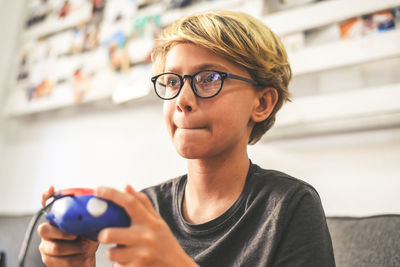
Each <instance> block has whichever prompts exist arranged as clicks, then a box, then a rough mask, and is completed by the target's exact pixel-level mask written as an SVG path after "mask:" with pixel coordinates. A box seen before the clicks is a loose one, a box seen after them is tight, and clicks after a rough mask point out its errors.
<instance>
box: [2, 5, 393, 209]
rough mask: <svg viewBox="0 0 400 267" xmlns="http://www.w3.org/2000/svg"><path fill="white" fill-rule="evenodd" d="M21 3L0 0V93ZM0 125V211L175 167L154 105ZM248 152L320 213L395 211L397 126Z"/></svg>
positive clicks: (146, 179)
mask: <svg viewBox="0 0 400 267" xmlns="http://www.w3.org/2000/svg"><path fill="white" fill-rule="evenodd" d="M23 2H24V1H23V0H14V1H5V0H0V22H1V23H0V32H1V33H2V37H1V38H2V41H1V42H0V58H1V60H0V85H1V87H0V88H1V91H0V95H1V96H2V95H4V93H5V90H6V88H5V81H6V77H7V74H8V72H7V71H8V68H9V67H10V64H11V60H12V58H13V52H14V48H15V45H16V43H15V40H16V35H17V33H18V28H19V23H20V20H19V19H20V16H21V12H22V4H23ZM0 102H2V103H3V102H4V97H2V98H0ZM0 129H1V131H0V213H23V212H32V211H35V210H36V209H38V208H39V202H40V195H41V192H42V191H43V190H44V189H45V188H47V187H48V186H49V185H50V184H53V185H55V186H56V187H57V188H67V187H81V186H89V187H94V186H97V185H112V186H115V187H117V188H122V187H123V185H125V184H126V183H130V184H132V185H133V186H134V187H136V188H138V189H140V188H143V187H145V186H148V185H151V184H155V183H158V182H161V181H162V180H165V179H167V178H171V177H174V176H176V175H179V174H181V173H183V172H184V170H185V162H184V160H182V159H180V158H179V157H178V156H177V155H176V153H175V152H174V149H173V148H172V146H171V144H170V142H169V139H168V136H167V134H166V131H165V129H164V125H163V121H162V115H161V105H160V103H159V102H157V101H148V102H145V103H142V102H139V103H138V105H137V106H136V107H135V106H128V107H122V108H111V107H110V105H104V106H101V105H97V106H94V107H84V108H80V109H68V110H62V111H56V112H50V113H44V114H42V115H38V116H28V117H24V118H12V119H7V118H3V117H1V118H0ZM249 153H250V157H251V158H252V160H253V162H255V163H258V164H259V165H261V166H263V167H265V168H273V169H278V170H282V171H285V172H287V173H289V174H291V175H293V176H296V177H298V178H301V179H304V180H306V181H307V182H309V183H311V184H312V185H314V186H315V187H316V188H317V190H318V191H319V193H320V195H321V198H322V200H323V204H324V207H325V210H326V212H327V214H328V215H343V214H350V215H363V214H375V213H386V212H390V213H400V206H399V205H398V203H400V194H399V191H400V190H399V188H400V175H399V174H400V165H399V164H398V162H399V159H400V129H387V130H381V131H369V132H360V133H349V134H342V135H332V136H320V137H312V138H302V139H292V140H281V141H270V142H265V141H264V142H263V143H259V144H257V145H256V146H254V147H250V148H249Z"/></svg>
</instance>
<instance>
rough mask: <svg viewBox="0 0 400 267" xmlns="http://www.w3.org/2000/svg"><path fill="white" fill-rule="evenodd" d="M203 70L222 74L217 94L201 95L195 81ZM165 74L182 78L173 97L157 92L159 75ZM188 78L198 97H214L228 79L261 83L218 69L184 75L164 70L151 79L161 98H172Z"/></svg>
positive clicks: (178, 92) (255, 84)
mask: <svg viewBox="0 0 400 267" xmlns="http://www.w3.org/2000/svg"><path fill="white" fill-rule="evenodd" d="M202 72H216V73H218V74H219V75H221V86H220V88H219V89H218V90H217V91H216V92H215V94H213V95H211V96H200V95H199V94H198V92H197V89H196V87H195V86H194V82H193V80H194V77H195V76H196V75H198V74H199V73H202ZM165 74H174V75H176V76H178V77H179V80H180V87H179V90H178V91H177V93H176V94H175V95H174V96H173V97H162V96H160V95H159V94H158V92H157V87H156V86H157V84H156V82H157V79H158V77H160V76H162V75H165ZM187 78H189V79H190V88H191V89H192V91H193V93H194V94H195V96H197V97H198V98H203V99H207V98H212V97H215V96H216V95H218V94H219V92H221V90H222V87H223V85H224V81H225V80H226V79H235V80H240V81H244V82H247V83H250V84H252V85H254V86H259V84H258V83H257V82H255V81H253V80H250V79H247V78H245V77H241V76H238V75H235V74H232V73H229V72H222V71H217V70H201V71H199V72H196V73H195V74H193V75H189V74H185V75H183V76H181V75H179V74H177V73H174V72H164V73H161V74H158V75H156V76H153V77H151V81H152V83H153V85H154V91H155V92H156V95H157V96H158V97H159V98H161V99H163V100H171V99H174V98H176V97H177V96H178V95H179V94H180V92H181V90H182V88H183V85H184V83H185V79H187Z"/></svg>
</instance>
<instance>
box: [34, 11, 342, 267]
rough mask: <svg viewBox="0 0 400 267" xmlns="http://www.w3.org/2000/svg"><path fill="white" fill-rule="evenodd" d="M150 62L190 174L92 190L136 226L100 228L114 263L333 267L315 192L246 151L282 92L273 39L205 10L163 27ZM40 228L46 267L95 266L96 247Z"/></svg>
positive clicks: (251, 24) (281, 67)
mask: <svg viewBox="0 0 400 267" xmlns="http://www.w3.org/2000/svg"><path fill="white" fill-rule="evenodd" d="M152 58H153V62H154V66H155V71H156V73H157V74H158V75H156V76H154V77H153V78H152V82H153V84H154V88H155V91H156V94H157V95H158V96H159V97H160V98H162V99H164V101H165V102H164V117H165V121H166V125H167V129H168V131H169V133H170V136H171V139H172V142H173V144H174V146H175V148H176V150H177V152H178V153H179V154H180V155H181V156H183V157H184V158H186V159H187V166H188V173H187V174H186V175H183V176H181V177H178V178H176V179H173V180H169V181H167V182H165V183H163V184H161V185H158V186H155V187H151V188H147V189H145V190H143V192H136V191H134V190H133V189H132V187H130V186H127V187H126V188H125V190H124V192H120V191H117V190H114V189H111V188H105V187H101V188H98V189H97V190H96V195H97V196H99V197H102V198H105V199H109V200H111V201H114V202H115V203H117V204H119V205H121V206H122V207H124V208H125V210H126V211H127V213H128V214H129V215H130V217H131V221H132V224H131V226H130V227H129V228H108V229H104V230H103V231H102V232H100V234H99V237H98V239H99V242H100V243H105V244H110V243H114V244H118V246H116V247H114V248H111V249H110V250H109V251H108V257H109V259H110V260H111V261H115V262H116V263H117V264H116V266H174V267H176V266H307V267H310V266H335V263H334V257H333V251H332V244H331V240H330V235H329V231H328V228H327V225H326V220H325V215H324V212H323V210H322V207H321V203H320V199H319V196H318V194H317V192H316V191H315V190H314V189H313V188H312V187H311V186H310V185H308V184H306V183H304V182H302V181H300V180H297V179H295V178H292V177H290V176H288V175H286V174H284V173H281V172H277V171H272V170H264V169H262V168H260V167H258V166H257V165H255V164H253V163H252V162H251V161H250V160H249V158H248V155H247V144H254V143H256V142H257V141H258V140H259V139H260V138H261V137H262V135H263V134H264V133H265V132H266V131H267V130H268V129H269V128H270V127H271V126H272V125H273V123H274V121H275V114H276V112H277V111H278V110H279V108H280V107H281V106H282V104H283V103H284V102H285V101H287V100H288V97H289V92H288V84H289V81H290V78H291V69H290V66H289V63H288V60H287V55H286V52H285V50H284V48H283V46H282V44H281V42H280V41H279V38H278V37H276V36H275V35H274V34H273V33H272V32H271V31H270V30H269V29H268V28H267V27H266V26H265V25H263V24H262V22H260V21H259V20H257V19H255V18H253V17H251V16H249V15H246V14H244V13H238V12H228V11H225V12H210V13H204V14H200V15H195V16H190V17H187V18H185V19H182V20H180V21H177V22H175V23H174V24H173V25H171V26H170V27H168V28H167V29H166V30H165V31H164V32H163V33H162V34H161V36H160V38H159V40H158V42H157V46H156V48H155V49H154V51H153V55H152ZM53 191H54V189H53V188H50V190H48V191H47V192H46V193H45V194H44V195H43V199H44V200H45V199H46V198H47V197H48V196H49V195H51V194H52V193H53ZM39 234H40V235H41V237H42V243H41V245H40V251H41V254H42V259H43V261H44V263H45V264H47V266H94V265H95V258H94V253H95V251H96V249H97V245H98V244H96V243H95V242H92V241H88V240H83V239H81V238H77V237H76V236H70V235H66V234H64V233H62V232H61V231H59V230H58V229H57V228H54V227H52V226H50V225H49V224H43V225H41V227H40V228H39Z"/></svg>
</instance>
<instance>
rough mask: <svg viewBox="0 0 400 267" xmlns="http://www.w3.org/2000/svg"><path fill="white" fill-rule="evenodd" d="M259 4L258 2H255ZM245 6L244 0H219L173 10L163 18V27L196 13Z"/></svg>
mask: <svg viewBox="0 0 400 267" xmlns="http://www.w3.org/2000/svg"><path fill="white" fill-rule="evenodd" d="M255 2H258V1H255ZM243 4H244V1H243V0H219V1H215V2H207V1H205V2H200V3H197V4H194V5H191V6H188V7H186V8H178V9H171V10H167V11H165V12H164V14H163V15H162V17H161V25H163V26H167V25H169V24H171V23H172V22H174V21H175V20H178V19H180V18H183V17H186V16H189V15H191V14H194V13H200V12H205V11H217V10H223V9H237V8H238V7H240V6H241V5H243Z"/></svg>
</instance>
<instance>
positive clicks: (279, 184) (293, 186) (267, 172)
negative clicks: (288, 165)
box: [246, 164, 319, 198]
mask: <svg viewBox="0 0 400 267" xmlns="http://www.w3.org/2000/svg"><path fill="white" fill-rule="evenodd" d="M250 168H251V169H250V171H249V176H248V177H247V182H246V183H249V185H246V186H248V187H249V188H250V189H249V190H250V191H251V192H252V193H253V194H254V193H255V194H257V195H260V194H265V195H269V196H271V195H273V196H276V197H278V198H279V197H282V198H288V197H292V196H294V195H298V196H302V195H311V196H312V197H313V198H314V197H315V198H319V195H318V193H317V191H316V190H315V188H314V187H313V186H312V185H310V184H309V183H307V182H305V181H303V180H301V179H298V178H295V177H293V176H291V175H289V174H286V173H284V172H281V171H277V170H272V169H263V168H261V167H260V166H258V165H256V164H251V167H250Z"/></svg>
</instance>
